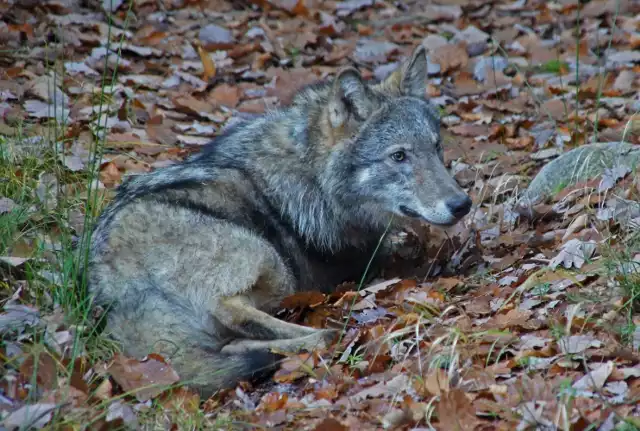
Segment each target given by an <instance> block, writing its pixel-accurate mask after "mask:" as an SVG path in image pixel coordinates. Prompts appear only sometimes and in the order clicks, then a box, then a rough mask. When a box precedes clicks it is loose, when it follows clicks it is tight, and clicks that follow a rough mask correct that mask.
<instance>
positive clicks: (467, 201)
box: [447, 195, 472, 218]
mask: <svg viewBox="0 0 640 431" xmlns="http://www.w3.org/2000/svg"><path fill="white" fill-rule="evenodd" d="M471 204H472V202H471V198H470V197H469V196H467V195H464V196H462V197H455V198H451V199H449V200H447V208H449V211H451V214H453V215H454V217H456V218H461V217H464V216H466V215H467V214H469V210H470V209H471Z"/></svg>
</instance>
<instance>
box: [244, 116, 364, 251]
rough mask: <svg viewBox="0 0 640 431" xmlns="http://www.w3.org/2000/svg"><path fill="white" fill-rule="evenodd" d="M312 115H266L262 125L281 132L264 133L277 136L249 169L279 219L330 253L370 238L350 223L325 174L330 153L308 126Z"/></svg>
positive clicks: (331, 180)
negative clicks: (260, 183) (254, 175)
mask: <svg viewBox="0 0 640 431" xmlns="http://www.w3.org/2000/svg"><path fill="white" fill-rule="evenodd" d="M292 111H293V112H292ZM296 111H297V112H296ZM305 114H306V115H305ZM314 114H315V113H312V114H311V116H310V115H309V111H308V110H305V109H303V110H296V108H292V110H290V111H289V112H287V113H283V115H282V116H279V118H278V116H275V117H272V118H271V122H270V124H269V125H268V126H267V127H268V128H269V129H270V130H271V131H273V130H274V129H275V130H278V131H281V132H279V133H276V134H275V135H274V133H273V132H268V133H267V135H272V136H277V139H275V141H274V142H273V146H272V145H270V144H267V145H266V148H264V149H262V151H260V153H261V154H260V155H259V156H258V157H259V158H260V160H254V161H253V162H254V165H255V166H256V169H255V170H254V169H252V168H249V169H250V171H253V172H254V173H255V174H256V176H257V178H258V179H259V180H260V181H261V182H262V183H263V187H265V188H266V189H267V190H265V196H266V197H267V198H268V199H269V200H271V202H272V205H273V206H274V207H275V208H276V209H277V210H278V211H279V212H280V215H281V217H282V218H283V219H284V220H286V221H287V222H288V223H289V224H290V225H291V226H292V227H293V228H294V229H295V231H296V233H297V234H298V235H299V236H300V237H301V238H303V239H304V241H305V242H306V243H307V244H309V245H310V246H313V247H315V248H317V249H319V250H322V251H330V252H335V251H339V250H341V249H344V248H345V247H353V246H356V247H359V246H363V245H366V244H368V243H369V241H370V239H371V238H370V237H369V236H368V235H366V234H365V232H367V229H366V228H363V227H360V225H359V223H354V221H353V220H354V219H357V218H355V217H354V213H355V212H356V211H355V210H354V209H353V208H345V207H344V205H343V204H342V203H341V202H340V201H339V200H338V199H337V196H338V195H339V193H338V190H337V187H339V182H338V181H336V179H335V178H326V177H327V174H326V172H328V171H330V170H331V169H329V164H330V163H332V160H331V159H332V156H331V154H330V152H329V151H326V149H323V143H322V142H321V140H322V139H323V138H322V137H320V136H319V135H318V132H317V131H316V130H313V129H314V128H313V126H312V125H315V126H316V127H317V122H318V118H317V117H316V118H314V116H313V115H314ZM318 115H319V114H318ZM296 117H297V118H296ZM364 221H365V220H364V219H361V220H360V222H364Z"/></svg>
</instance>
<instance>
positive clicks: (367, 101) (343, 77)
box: [328, 68, 373, 128]
mask: <svg viewBox="0 0 640 431" xmlns="http://www.w3.org/2000/svg"><path fill="white" fill-rule="evenodd" d="M328 108H329V121H330V122H331V126H332V127H333V128H337V127H340V126H342V125H343V124H344V123H345V122H346V121H347V119H348V118H349V115H353V116H354V117H355V118H356V119H358V120H364V119H366V118H367V117H368V116H369V114H371V112H372V110H373V109H372V108H373V101H372V98H371V95H370V90H369V88H367V85H366V84H365V83H364V81H363V80H362V76H360V73H359V72H358V71H357V70H356V69H354V68H348V69H344V70H342V71H341V72H340V73H338V76H336V78H335V80H334V82H333V87H332V89H331V96H330V97H329V107H328Z"/></svg>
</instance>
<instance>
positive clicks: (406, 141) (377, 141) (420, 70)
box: [324, 47, 471, 225]
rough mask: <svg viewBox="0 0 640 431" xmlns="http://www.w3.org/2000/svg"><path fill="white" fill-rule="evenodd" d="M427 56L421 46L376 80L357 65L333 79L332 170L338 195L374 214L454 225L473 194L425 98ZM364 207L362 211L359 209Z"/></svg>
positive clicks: (329, 120)
mask: <svg viewBox="0 0 640 431" xmlns="http://www.w3.org/2000/svg"><path fill="white" fill-rule="evenodd" d="M426 74H427V59H426V55H425V51H424V48H422V47H418V48H417V49H416V50H415V51H414V52H413V54H412V56H411V58H409V59H408V60H407V61H406V62H405V63H404V64H402V65H401V66H400V67H399V68H398V69H397V70H396V71H395V72H393V73H392V74H391V75H390V76H389V77H388V78H387V79H385V80H384V81H383V82H381V83H379V84H376V85H368V84H367V83H365V82H364V81H363V79H362V77H361V76H360V74H359V73H358V72H357V71H356V70H355V69H351V68H350V69H346V70H343V71H342V72H340V73H339V74H338V76H337V77H336V78H335V80H334V82H333V86H332V89H331V92H330V95H329V101H328V103H327V106H326V107H325V108H324V120H325V125H326V129H327V130H326V131H325V133H326V135H327V140H328V141H329V142H330V145H331V146H332V148H333V149H332V150H331V160H332V163H331V164H330V165H331V166H330V167H329V171H328V172H327V174H329V175H332V176H334V177H335V181H336V182H337V181H340V184H339V185H338V184H334V186H335V187H337V188H338V189H339V191H340V192H339V193H338V195H339V196H338V199H341V200H343V201H344V202H343V205H349V206H352V205H353V206H358V208H359V210H360V211H362V212H364V213H366V215H367V216H368V217H371V218H372V219H377V220H379V219H381V218H383V217H385V218H386V219H387V220H388V214H389V213H393V214H397V215H400V216H403V217H409V218H418V219H422V220H425V221H427V222H429V223H433V224H439V225H451V224H454V223H456V222H457V221H458V220H460V219H461V218H462V217H464V216H465V215H466V214H468V213H469V210H470V208H471V199H470V198H469V196H467V194H466V193H465V192H464V191H463V190H462V189H461V188H460V186H459V185H458V184H457V183H456V181H455V180H454V179H453V177H452V176H451V175H450V174H449V172H448V171H447V169H446V168H445V165H444V160H443V149H442V142H441V139H440V121H439V115H438V113H437V111H436V110H435V108H434V107H433V106H431V105H430V104H429V102H428V101H427V100H425V93H426V84H425V80H426ZM362 212H361V214H362Z"/></svg>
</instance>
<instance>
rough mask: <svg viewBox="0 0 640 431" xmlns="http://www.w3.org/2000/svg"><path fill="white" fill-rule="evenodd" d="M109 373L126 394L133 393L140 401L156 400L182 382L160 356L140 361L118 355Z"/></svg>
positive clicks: (110, 365)
mask: <svg viewBox="0 0 640 431" xmlns="http://www.w3.org/2000/svg"><path fill="white" fill-rule="evenodd" d="M107 372H108V373H109V374H110V375H111V376H112V377H113V379H114V380H115V381H116V382H117V383H118V384H119V385H120V386H121V387H122V389H123V390H124V391H125V392H133V393H134V394H135V396H136V398H137V399H138V400H140V401H146V400H148V399H151V398H155V397H156V396H158V395H159V394H161V393H162V392H164V391H165V390H167V389H168V387H169V386H171V385H173V384H174V383H176V382H178V380H180V378H179V377H178V374H177V373H176V372H175V371H174V370H173V368H171V366H170V365H169V364H167V363H166V362H165V361H164V359H162V357H161V356H159V355H149V356H147V357H146V359H144V360H142V361H139V360H137V359H133V358H127V357H125V356H123V355H121V354H119V353H116V354H115V355H114V357H113V359H112V360H111V362H110V363H109V365H108V367H107Z"/></svg>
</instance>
